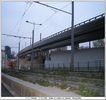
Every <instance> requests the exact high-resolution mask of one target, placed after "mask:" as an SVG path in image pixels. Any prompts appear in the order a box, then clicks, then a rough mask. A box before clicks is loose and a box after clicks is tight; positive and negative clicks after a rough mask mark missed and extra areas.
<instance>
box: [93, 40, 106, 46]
mask: <svg viewBox="0 0 106 100" xmlns="http://www.w3.org/2000/svg"><path fill="white" fill-rule="evenodd" d="M93 46H94V47H104V46H105V42H104V40H103V39H101V40H96V41H94V42H93Z"/></svg>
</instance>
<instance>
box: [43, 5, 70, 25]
mask: <svg viewBox="0 0 106 100" xmlns="http://www.w3.org/2000/svg"><path fill="white" fill-rule="evenodd" d="M68 5H70V3H68V4H66V5H65V6H63V7H62V8H61V9H63V8H65V7H67V6H68ZM56 13H58V11H55V12H54V13H53V14H51V15H50V16H49V17H48V18H47V19H46V20H45V21H43V22H42V24H44V23H45V22H47V21H48V20H50V19H51V18H52V17H53V16H54V15H55V14H56Z"/></svg>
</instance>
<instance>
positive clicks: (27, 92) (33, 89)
mask: <svg viewBox="0 0 106 100" xmlns="http://www.w3.org/2000/svg"><path fill="white" fill-rule="evenodd" d="M2 83H3V85H4V86H5V87H6V88H7V89H8V90H9V92H10V93H11V94H12V95H13V96H15V97H18V96H19V97H22V96H23V97H33V96H36V97H45V96H47V97H51V96H53V97H55V96H56V97H62V96H63V97H77V96H78V97H79V96H80V95H77V94H75V93H73V92H71V91H70V92H66V91H63V90H61V89H58V88H53V87H43V86H40V85H38V84H32V83H30V82H27V81H23V80H20V79H18V78H15V77H12V76H9V75H6V74H4V73H2Z"/></svg>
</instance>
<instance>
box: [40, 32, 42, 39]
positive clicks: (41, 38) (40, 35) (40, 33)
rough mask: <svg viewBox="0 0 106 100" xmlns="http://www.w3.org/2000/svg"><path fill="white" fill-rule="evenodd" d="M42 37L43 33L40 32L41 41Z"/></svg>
mask: <svg viewBox="0 0 106 100" xmlns="http://www.w3.org/2000/svg"><path fill="white" fill-rule="evenodd" d="M41 39H42V33H40V41H41Z"/></svg>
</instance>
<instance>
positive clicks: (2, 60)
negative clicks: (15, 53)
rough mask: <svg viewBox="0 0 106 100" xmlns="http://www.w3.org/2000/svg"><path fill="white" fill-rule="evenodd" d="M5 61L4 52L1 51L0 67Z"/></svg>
mask: <svg viewBox="0 0 106 100" xmlns="http://www.w3.org/2000/svg"><path fill="white" fill-rule="evenodd" d="M5 59H6V56H5V50H1V67H4V66H5Z"/></svg>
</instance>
